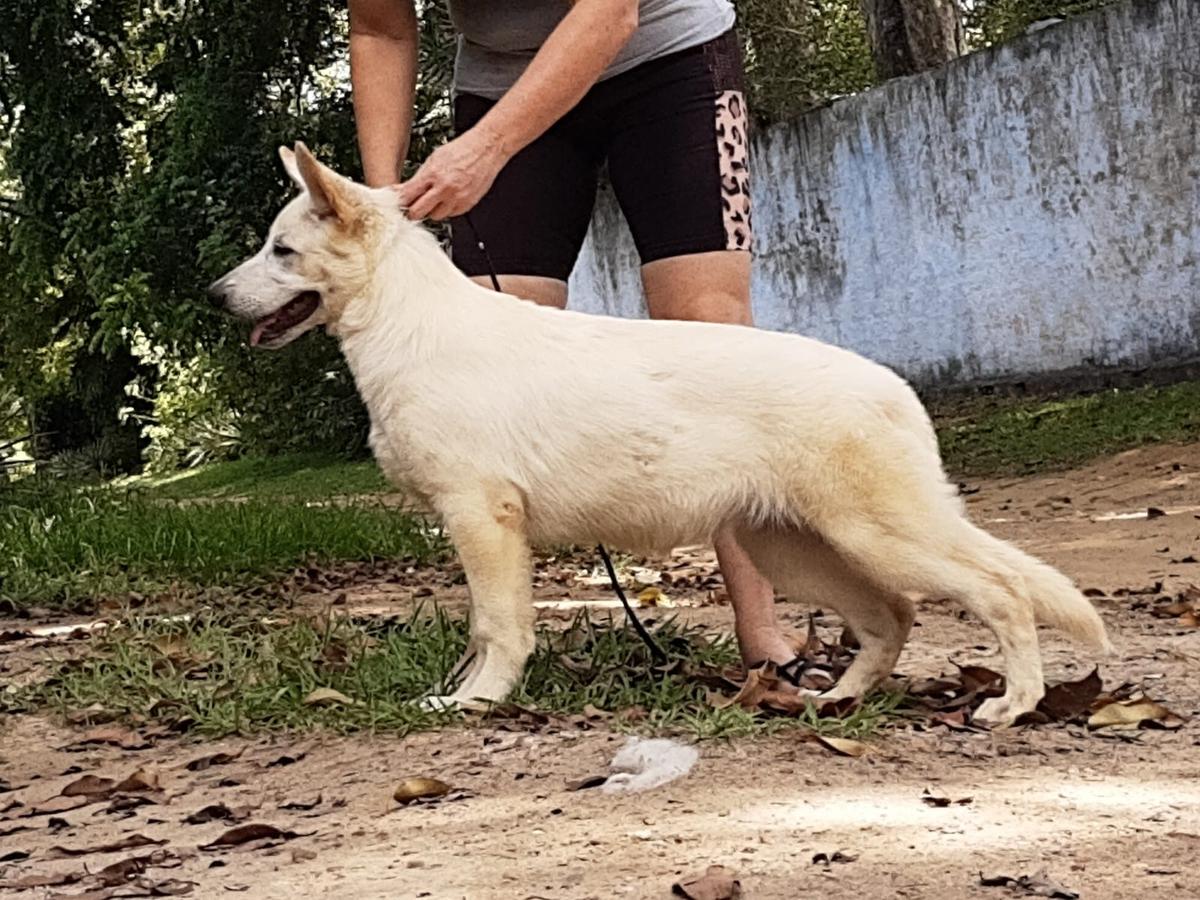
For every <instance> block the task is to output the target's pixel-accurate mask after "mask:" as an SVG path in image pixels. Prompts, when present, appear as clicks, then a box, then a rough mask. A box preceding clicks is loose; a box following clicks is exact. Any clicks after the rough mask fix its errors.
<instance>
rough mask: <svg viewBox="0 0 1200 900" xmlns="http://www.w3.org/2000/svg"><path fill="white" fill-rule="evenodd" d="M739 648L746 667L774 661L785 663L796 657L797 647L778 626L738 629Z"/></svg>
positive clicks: (780, 664) (777, 663) (778, 663)
mask: <svg viewBox="0 0 1200 900" xmlns="http://www.w3.org/2000/svg"><path fill="white" fill-rule="evenodd" d="M737 639H738V648H739V649H740V650H741V653H742V664H743V665H744V666H746V668H750V667H752V666H760V665H762V664H763V663H765V662H773V663H775V665H777V666H782V665H785V664H787V663H789V662H791V661H792V660H793V659H795V658H796V649H795V648H794V647H793V646H792V644H791V642H790V641H789V640H788V639H787V638H786V637H784V636H783V632H781V631H780V630H779V629H778V628H772V627H751V628H738V629H737Z"/></svg>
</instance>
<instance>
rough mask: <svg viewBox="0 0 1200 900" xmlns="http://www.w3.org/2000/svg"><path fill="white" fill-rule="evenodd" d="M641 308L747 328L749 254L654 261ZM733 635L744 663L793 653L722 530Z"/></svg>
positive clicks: (771, 605)
mask: <svg viewBox="0 0 1200 900" xmlns="http://www.w3.org/2000/svg"><path fill="white" fill-rule="evenodd" d="M642 287H643V288H644V289H645V291H646V305H647V306H648V307H649V310H650V316H651V317H652V318H655V319H690V320H696V321H702V322H727V323H730V324H733V325H753V324H754V317H753V316H752V315H751V312H750V254H749V253H744V252H741V251H737V250H717V251H714V252H712V253H696V254H691V255H688V256H675V257H671V258H669V259H660V260H655V261H654V262H651V263H647V264H646V265H644V266H642ZM713 545H714V547H715V549H716V551H717V562H718V563H719V564H720V566H721V575H722V577H723V578H724V579H725V589H726V590H727V591H728V592H729V601H730V603H732V604H733V614H734V618H735V622H736V624H735V626H734V628H735V632H736V634H737V639H738V646H739V647H740V648H741V652H742V659H743V661H745V662H746V663H749V664H753V663H760V662H763V661H764V660H771V661H773V662H776V663H785V662H788V661H789V660H791V659H792V658H793V657H794V656H795V655H796V654H795V651H794V650H793V649H792V645H791V643H790V642H789V641H788V640H787V638H786V637H784V634H783V630H782V629H781V628H780V627H779V620H778V619H777V618H776V616H775V591H774V589H773V588H772V587H771V584H770V582H768V581H767V580H766V579H765V578H763V576H762V575H761V574H759V572H758V569H756V568H755V567H754V563H753V562H751V561H750V557H749V556H748V555H747V554H746V551H744V550H743V549H742V548H741V547H740V546H738V543H737V540H736V538H735V537H734V535H733V532H732V530H729V529H726V530H724V531H722V532H721V533H720V534H718V535H717V536H716V538H715V540H714V542H713Z"/></svg>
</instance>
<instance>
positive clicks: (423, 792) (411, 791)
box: [392, 777, 450, 803]
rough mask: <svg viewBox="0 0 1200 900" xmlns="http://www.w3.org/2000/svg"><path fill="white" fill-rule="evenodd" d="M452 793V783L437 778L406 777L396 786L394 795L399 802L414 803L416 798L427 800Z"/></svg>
mask: <svg viewBox="0 0 1200 900" xmlns="http://www.w3.org/2000/svg"><path fill="white" fill-rule="evenodd" d="M448 793H450V785H448V784H446V782H444V781H438V780H437V779H436V778H421V777H416V778H406V779H404V780H403V781H402V782H400V785H399V786H398V787H397V788H396V790H395V792H394V793H393V794H392V796H393V797H394V798H395V799H396V802H397V803H412V802H413V801H414V800H426V799H428V798H430V797H442V796H445V795H446V794H448Z"/></svg>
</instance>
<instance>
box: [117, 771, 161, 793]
mask: <svg viewBox="0 0 1200 900" xmlns="http://www.w3.org/2000/svg"><path fill="white" fill-rule="evenodd" d="M161 790H162V786H161V785H160V784H159V781H158V773H157V772H155V771H154V770H153V769H148V768H146V767H145V766H142V767H141V768H139V769H135V770H134V771H133V773H132V774H130V775H129V777H128V778H126V779H125V780H124V781H121V782H119V783H118V784H116V785H114V787H113V793H114V794H134V793H139V792H141V791H161Z"/></svg>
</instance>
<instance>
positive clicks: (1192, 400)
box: [935, 382, 1200, 475]
mask: <svg viewBox="0 0 1200 900" xmlns="http://www.w3.org/2000/svg"><path fill="white" fill-rule="evenodd" d="M935 409H936V407H935ZM1198 436H1200V383H1197V382H1186V383H1183V384H1177V385H1172V386H1170V387H1146V388H1137V389H1134V390H1110V391H1104V392H1102V393H1095V394H1085V395H1082V396H1068V397H1061V398H1056V399H1053V400H1046V399H1044V398H1043V399H1033V400H1028V399H1027V400H1022V401H1018V402H1011V401H1010V402H1005V403H1002V404H1001V405H1000V406H999V407H998V408H996V409H992V410H982V409H980V408H979V407H978V405H975V404H972V405H970V406H968V407H967V408H966V409H964V410H960V411H959V412H958V414H957V415H955V416H953V417H947V418H945V419H943V420H942V421H941V422H939V427H938V437H939V440H940V442H941V447H942V455H943V456H944V457H945V460H946V467H947V469H948V470H949V471H951V472H953V473H954V474H956V475H996V474H1000V473H1013V472H1019V473H1025V472H1033V471H1041V470H1047V469H1060V468H1065V467H1067V466H1071V465H1078V464H1079V463H1082V462H1086V461H1087V460H1089V459H1094V458H1096V457H1098V456H1102V455H1104V454H1107V453H1118V452H1120V451H1122V450H1128V449H1130V448H1133V447H1140V446H1144V445H1146V444H1152V443H1164V442H1171V441H1194V440H1196V438H1197V437H1198Z"/></svg>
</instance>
